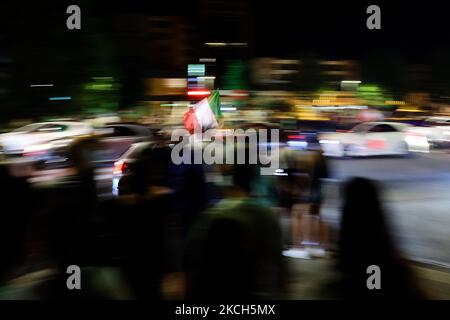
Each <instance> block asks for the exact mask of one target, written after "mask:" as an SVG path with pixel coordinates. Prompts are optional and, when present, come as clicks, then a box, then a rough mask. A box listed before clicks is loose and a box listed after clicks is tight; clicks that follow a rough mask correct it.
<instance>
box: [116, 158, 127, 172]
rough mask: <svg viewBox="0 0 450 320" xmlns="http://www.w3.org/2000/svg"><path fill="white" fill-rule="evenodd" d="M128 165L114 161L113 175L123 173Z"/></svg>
mask: <svg viewBox="0 0 450 320" xmlns="http://www.w3.org/2000/svg"><path fill="white" fill-rule="evenodd" d="M127 167H128V164H127V163H126V162H125V161H116V162H114V171H113V173H114V174H119V173H124V172H125V170H126V169H127Z"/></svg>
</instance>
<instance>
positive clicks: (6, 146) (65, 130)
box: [0, 121, 93, 156]
mask: <svg viewBox="0 0 450 320" xmlns="http://www.w3.org/2000/svg"><path fill="white" fill-rule="evenodd" d="M92 132H93V129H92V127H91V126H90V125H89V124H86V123H83V122H72V121H60V122H59V121H58V122H40V123H33V124H29V125H26V126H24V127H21V128H18V129H16V130H14V131H12V132H8V133H4V134H1V135H0V147H1V152H2V153H3V154H5V155H9V156H27V155H29V156H39V155H42V154H45V153H48V151H49V150H51V149H54V148H58V147H62V146H66V145H68V144H69V143H70V142H71V141H72V139H73V138H75V137H79V136H83V135H89V134H91V133H92Z"/></svg>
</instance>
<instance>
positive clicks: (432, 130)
mask: <svg viewBox="0 0 450 320" xmlns="http://www.w3.org/2000/svg"><path fill="white" fill-rule="evenodd" d="M424 125H425V126H422V127H413V128H411V130H410V131H411V132H414V133H415V134H417V135H424V136H426V137H427V139H428V141H429V142H430V143H431V144H432V145H433V146H444V145H448V144H449V143H450V118H448V117H430V118H427V119H425V121H424Z"/></svg>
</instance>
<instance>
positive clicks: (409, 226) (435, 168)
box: [322, 151, 450, 266]
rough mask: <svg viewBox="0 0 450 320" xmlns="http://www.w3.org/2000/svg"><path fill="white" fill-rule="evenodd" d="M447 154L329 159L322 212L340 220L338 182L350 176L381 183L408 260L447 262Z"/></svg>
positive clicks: (449, 218) (449, 164) (449, 206)
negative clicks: (330, 171)
mask: <svg viewBox="0 0 450 320" xmlns="http://www.w3.org/2000/svg"><path fill="white" fill-rule="evenodd" d="M449 158H450V154H447V153H446V152H444V151H438V152H435V153H432V154H414V155H412V156H411V157H409V158H404V159H402V158H370V159H332V160H330V166H331V167H330V168H331V170H332V175H333V176H332V178H333V179H332V180H331V181H330V182H328V183H327V187H326V201H325V205H324V207H323V209H322V210H323V211H322V214H323V216H324V218H325V219H326V220H327V221H329V222H330V223H331V224H332V225H334V226H336V223H337V222H338V219H339V207H340V200H339V192H340V191H339V183H340V181H344V180H346V179H347V178H349V177H352V176H362V177H367V178H371V179H376V180H377V181H379V183H380V185H381V186H382V188H383V191H382V197H383V204H384V205H385V208H386V210H387V213H388V216H389V217H390V222H391V225H392V228H393V230H392V231H393V233H394V235H395V237H396V239H397V241H398V242H397V244H398V245H399V246H400V248H401V249H402V250H403V252H404V253H405V254H406V255H407V257H408V258H411V259H414V260H419V261H424V262H430V263H435V264H438V265H444V266H450V252H449V251H448V247H449V245H450V237H449V234H448V229H449V227H450V198H449V196H448V192H449V190H450V161H449Z"/></svg>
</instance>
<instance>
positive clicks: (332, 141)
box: [319, 139, 340, 144]
mask: <svg viewBox="0 0 450 320" xmlns="http://www.w3.org/2000/svg"><path fill="white" fill-rule="evenodd" d="M319 143H320V144H339V143H340V142H339V141H338V140H329V139H323V140H319Z"/></svg>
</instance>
